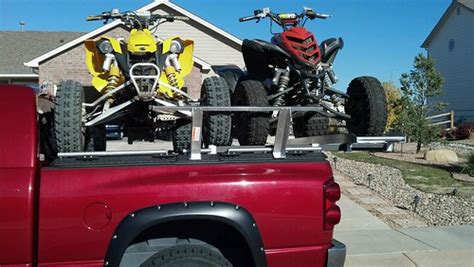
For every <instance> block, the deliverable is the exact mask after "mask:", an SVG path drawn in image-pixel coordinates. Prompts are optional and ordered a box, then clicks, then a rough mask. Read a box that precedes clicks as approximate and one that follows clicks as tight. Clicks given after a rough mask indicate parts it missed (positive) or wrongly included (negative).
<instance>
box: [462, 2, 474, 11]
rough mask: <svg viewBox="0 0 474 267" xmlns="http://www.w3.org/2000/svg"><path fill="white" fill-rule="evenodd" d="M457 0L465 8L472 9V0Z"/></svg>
mask: <svg viewBox="0 0 474 267" xmlns="http://www.w3.org/2000/svg"><path fill="white" fill-rule="evenodd" d="M458 2H459V3H460V4H463V5H464V6H466V7H467V8H469V9H471V10H474V0H458Z"/></svg>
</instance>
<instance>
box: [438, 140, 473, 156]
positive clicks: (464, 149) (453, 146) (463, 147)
mask: <svg viewBox="0 0 474 267" xmlns="http://www.w3.org/2000/svg"><path fill="white" fill-rule="evenodd" d="M429 148H430V149H450V150H452V151H454V152H456V154H458V155H459V156H464V157H465V156H469V155H470V154H472V153H474V145H471V144H460V143H447V144H442V143H433V144H430V145H429Z"/></svg>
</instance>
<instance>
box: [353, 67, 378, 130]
mask: <svg viewBox="0 0 474 267" xmlns="http://www.w3.org/2000/svg"><path fill="white" fill-rule="evenodd" d="M347 93H348V94H349V96H350V97H349V102H350V101H351V97H352V96H354V95H359V96H360V98H361V99H365V101H362V102H360V103H350V104H349V105H348V108H346V112H347V113H348V114H349V115H351V116H352V117H353V116H362V117H360V118H361V121H363V123H362V124H361V123H359V124H357V125H355V124H354V123H353V122H352V120H349V121H348V122H347V127H348V130H349V132H352V133H354V134H356V135H358V136H379V135H382V134H383V132H384V130H385V124H386V122H387V99H386V96H385V91H384V90H383V87H382V84H381V83H380V81H379V80H377V79H376V78H374V77H370V76H362V77H358V78H355V79H353V80H352V81H351V83H350V84H349V88H348V90H347ZM354 105H362V107H364V112H360V111H357V110H356V109H353V106H354Z"/></svg>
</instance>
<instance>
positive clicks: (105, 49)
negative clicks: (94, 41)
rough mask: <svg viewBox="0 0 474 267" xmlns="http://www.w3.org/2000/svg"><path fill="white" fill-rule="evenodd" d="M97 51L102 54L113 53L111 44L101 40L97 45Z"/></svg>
mask: <svg viewBox="0 0 474 267" xmlns="http://www.w3.org/2000/svg"><path fill="white" fill-rule="evenodd" d="M99 50H100V52H101V53H103V54H109V53H112V52H113V51H114V48H113V47H112V44H111V43H110V41H107V40H103V41H102V42H100V43H99Z"/></svg>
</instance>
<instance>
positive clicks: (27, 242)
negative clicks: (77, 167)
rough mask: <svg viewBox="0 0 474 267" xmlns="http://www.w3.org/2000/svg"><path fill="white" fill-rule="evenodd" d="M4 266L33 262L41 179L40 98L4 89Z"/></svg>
mask: <svg viewBox="0 0 474 267" xmlns="http://www.w3.org/2000/svg"><path fill="white" fill-rule="evenodd" d="M0 94H1V96H0V114H3V115H2V128H1V129H2V130H1V131H0V140H1V146H0V265H2V266H3V265H7V264H17V265H22V266H28V264H31V263H32V262H33V249H34V247H33V245H34V244H33V241H34V234H35V233H34V229H35V228H34V224H35V193H36V184H35V183H36V177H37V172H38V170H37V169H36V168H37V154H36V153H37V145H38V143H37V130H36V96H35V94H34V92H33V90H32V89H31V88H27V87H20V86H7V85H0Z"/></svg>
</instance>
